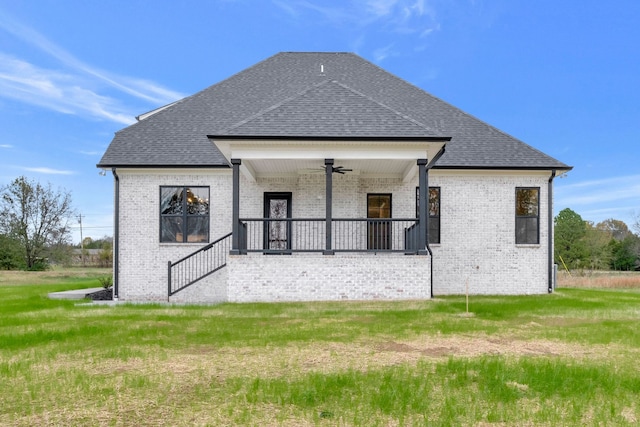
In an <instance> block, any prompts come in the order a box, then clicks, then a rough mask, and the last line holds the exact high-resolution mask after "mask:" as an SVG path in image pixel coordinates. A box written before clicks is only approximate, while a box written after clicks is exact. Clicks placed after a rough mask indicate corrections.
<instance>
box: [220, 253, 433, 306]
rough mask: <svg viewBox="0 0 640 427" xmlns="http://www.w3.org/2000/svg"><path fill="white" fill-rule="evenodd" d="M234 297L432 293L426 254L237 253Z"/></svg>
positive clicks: (412, 296)
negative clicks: (324, 254) (270, 254)
mask: <svg viewBox="0 0 640 427" xmlns="http://www.w3.org/2000/svg"><path fill="white" fill-rule="evenodd" d="M228 266H229V288H228V292H229V294H228V297H229V301H232V302H251V301H326V300H332V301H339V300H373V299H426V298H430V295H431V289H430V282H429V274H430V264H429V257H428V256H405V255H397V254H378V255H373V254H343V253H339V254H336V255H328V256H323V255H317V254H312V255H311V254H309V255H305V254H294V255H291V256H289V255H272V256H269V255H262V254H250V255H246V256H244V255H234V256H231V257H230V259H229V264H228Z"/></svg>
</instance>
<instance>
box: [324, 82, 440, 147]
mask: <svg viewBox="0 0 640 427" xmlns="http://www.w3.org/2000/svg"><path fill="white" fill-rule="evenodd" d="M331 82H332V83H336V84H338V85H340V86H342V87H343V88H345V89H347V90H348V91H351V92H353V93H355V94H356V95H359V96H361V97H363V98H365V99H367V100H369V101H371V102H373V103H375V104H377V105H379V106H381V107H382V108H384V109H386V110H389V111H391V112H392V113H394V114H396V115H398V116H400V117H402V118H403V119H404V120H407V121H409V122H411V123H413V124H415V125H418V126H420V127H422V128H425V129H426V130H428V131H430V132H433V133H436V134H438V135H442V132H439V131H438V130H436V129H433V128H431V127H429V126H427V125H425V124H424V123H421V122H419V121H418V120H416V119H414V118H413V117H409V116H407V115H406V114H403V113H401V112H400V111H398V110H396V109H395V108H392V107H390V106H388V105H386V104H384V103H382V102H380V101H378V100H377V99H374V98H372V97H371V96H369V95H367V94H364V93H362V92H360V91H358V90H355V89H353V88H352V87H350V86H348V85H346V84H344V83H341V82H340V81H338V80H332V81H331Z"/></svg>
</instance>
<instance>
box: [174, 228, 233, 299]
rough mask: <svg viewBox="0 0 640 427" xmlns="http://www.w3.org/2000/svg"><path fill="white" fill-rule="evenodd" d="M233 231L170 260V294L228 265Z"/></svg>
mask: <svg viewBox="0 0 640 427" xmlns="http://www.w3.org/2000/svg"><path fill="white" fill-rule="evenodd" d="M230 249H231V233H229V234H227V235H225V236H222V237H221V238H219V239H217V240H216V241H214V242H211V243H209V244H208V245H206V246H203V247H202V248H200V249H198V250H197V251H195V252H193V253H191V254H189V255H187V256H185V257H183V258H181V259H179V260H178V261H175V262H171V261H169V262H168V280H167V281H168V296H172V295H175V294H176V293H178V292H180V291H181V290H183V289H185V288H187V287H188V286H190V285H193V284H194V283H196V282H197V281H199V280H201V279H204V278H205V277H207V276H209V275H211V274H213V273H215V272H216V271H218V270H220V269H221V268H224V267H225V266H226V265H227V257H228V255H229V250H230Z"/></svg>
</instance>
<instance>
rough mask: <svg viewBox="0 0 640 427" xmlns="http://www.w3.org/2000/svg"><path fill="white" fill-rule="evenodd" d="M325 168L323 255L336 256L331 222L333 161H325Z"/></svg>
mask: <svg viewBox="0 0 640 427" xmlns="http://www.w3.org/2000/svg"><path fill="white" fill-rule="evenodd" d="M324 167H325V178H326V184H325V199H326V202H327V204H326V209H325V234H326V243H325V248H324V251H323V252H322V254H323V255H334V254H335V252H334V251H333V247H332V242H331V221H332V213H331V207H332V204H333V159H324Z"/></svg>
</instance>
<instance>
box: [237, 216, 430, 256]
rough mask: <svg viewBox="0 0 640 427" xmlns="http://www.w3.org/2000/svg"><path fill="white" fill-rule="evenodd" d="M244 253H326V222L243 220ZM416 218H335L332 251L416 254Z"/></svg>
mask: <svg viewBox="0 0 640 427" xmlns="http://www.w3.org/2000/svg"><path fill="white" fill-rule="evenodd" d="M240 223H241V227H240V229H241V230H242V236H240V238H239V249H240V250H241V251H242V252H262V253H274V254H289V253H293V252H323V251H325V250H327V249H329V248H327V247H326V241H327V240H326V220H325V219H324V218H305V219H301V218H277V219H276V218H242V219H241V220H240ZM417 224H418V221H417V220H416V219H415V218H390V219H377V218H334V219H333V220H332V221H331V248H330V249H331V250H332V251H334V252H415V251H416V250H417V244H418V238H417V237H418V234H417V230H418V227H417Z"/></svg>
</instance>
